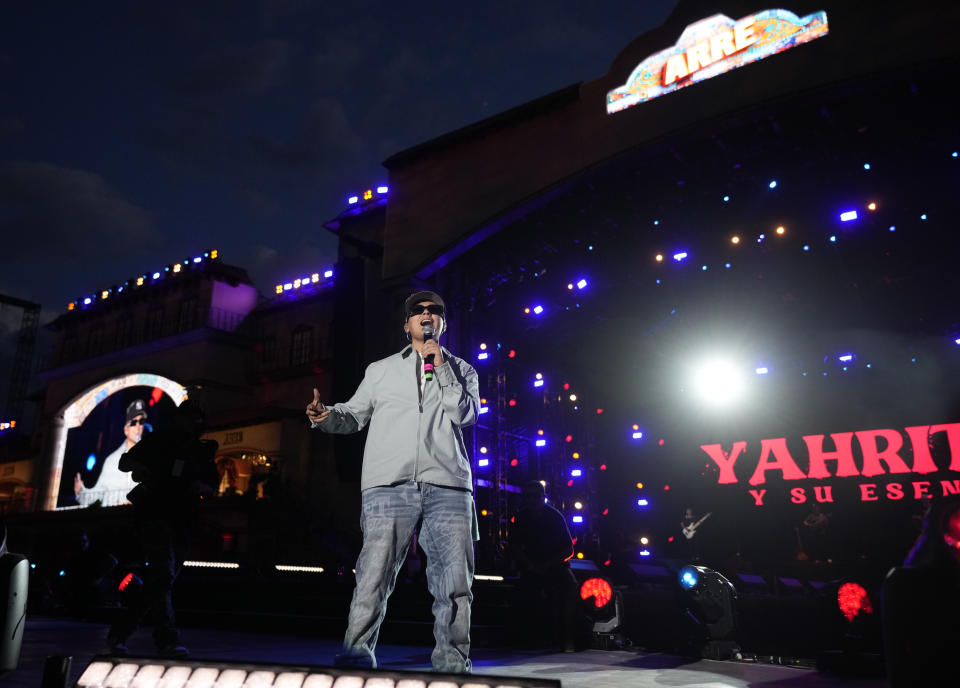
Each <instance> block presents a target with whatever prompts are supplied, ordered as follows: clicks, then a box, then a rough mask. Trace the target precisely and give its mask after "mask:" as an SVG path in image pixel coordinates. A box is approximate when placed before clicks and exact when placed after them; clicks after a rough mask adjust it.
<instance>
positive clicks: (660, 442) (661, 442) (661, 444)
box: [657, 439, 663, 447]
mask: <svg viewBox="0 0 960 688" xmlns="http://www.w3.org/2000/svg"><path fill="white" fill-rule="evenodd" d="M657 444H659V445H660V446H661V447H662V446H663V440H662V439H661V440H660V441H659V442H657Z"/></svg>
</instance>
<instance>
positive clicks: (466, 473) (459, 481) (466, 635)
mask: <svg viewBox="0 0 960 688" xmlns="http://www.w3.org/2000/svg"><path fill="white" fill-rule="evenodd" d="M445 318H446V312H445V306H444V303H443V299H442V298H440V296H439V295H437V294H435V293H434V292H431V291H421V292H417V293H416V294H413V295H411V296H410V297H409V298H408V299H407V300H406V302H405V303H404V322H403V330H404V332H405V333H406V335H407V339H408V340H409V342H410V345H409V346H406V347H404V349H403V350H402V351H400V352H398V353H396V354H393V355H392V356H389V357H387V358H384V359H382V360H380V361H376V362H375V363H371V364H370V365H369V366H368V367H367V370H366V374H365V375H364V378H363V381H362V382H361V383H360V386H359V387H358V388H357V391H356V393H354V395H353V397H352V398H351V399H350V400H349V401H348V402H346V403H341V404H335V405H334V406H332V407H327V406H325V405H323V404H322V403H320V398H319V393H318V392H317V390H316V389H314V390H313V401H312V402H311V403H310V404H309V405H308V406H307V411H306V412H307V417H308V418H309V419H310V423H311V426H312V427H314V428H318V429H319V430H322V431H323V432H331V433H344V434H346V433H352V432H357V431H359V430H361V429H363V427H364V426H366V425H367V423H369V424H370V432H369V435H368V436H367V442H366V446H365V447H364V453H363V467H362V471H361V478H360V487H361V490H362V492H361V501H362V513H361V515H360V527H361V529H362V530H363V548H362V550H361V551H360V557H359V559H357V567H356V569H357V584H356V588H355V589H354V591H353V600H352V601H351V603H350V616H349V619H348V622H347V632H346V636H345V638H344V651H343V653H342V654H340V655H338V656H337V657H336V660H335V661H336V663H337V664H339V665H353V666H369V667H376V665H377V661H376V657H375V655H374V651H375V649H376V645H377V635H378V633H379V630H380V624H381V622H382V621H383V617H384V614H385V613H386V609H387V598H388V597H389V596H390V593H391V592H392V591H393V586H394V583H395V582H396V579H397V573H398V572H399V570H400V567H401V566H402V565H403V561H404V558H405V557H406V555H407V549H408V548H409V547H410V540H411V538H412V536H413V534H414V532H415V531H416V530H417V529H418V528H419V542H420V546H421V547H423V550H424V552H426V555H427V586H428V587H429V589H430V593H431V594H432V595H433V599H434V603H433V616H434V626H433V634H434V638H435V639H436V647H435V648H434V650H433V654H432V656H431V660H432V663H433V667H434V669H436V670H437V671H446V672H459V673H470V671H471V663H470V658H469V654H470V603H471V602H472V601H473V593H472V592H471V590H470V587H471V585H472V583H473V554H474V553H473V542H474V540H476V539H478V528H477V516H476V509H475V508H474V503H473V493H472V489H473V484H472V479H471V473H470V457H469V456H468V455H467V448H466V444H465V443H464V439H463V430H462V429H463V428H464V427H467V426H470V425H473V424H474V423H475V422H476V420H477V413H478V409H479V406H480V398H479V396H480V395H479V388H478V383H477V373H476V371H475V370H474V369H473V367H472V366H471V365H470V364H469V363H467V362H466V361H464V360H463V359H460V358H457V357H456V356H454V355H452V354H451V353H450V352H449V351H447V350H446V349H444V348H443V347H441V346H440V344H439V342H438V341H437V340H438V339H439V338H440V335H441V334H442V333H443V330H444V327H445V325H446V320H445Z"/></svg>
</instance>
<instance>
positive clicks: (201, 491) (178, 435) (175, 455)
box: [107, 399, 220, 657]
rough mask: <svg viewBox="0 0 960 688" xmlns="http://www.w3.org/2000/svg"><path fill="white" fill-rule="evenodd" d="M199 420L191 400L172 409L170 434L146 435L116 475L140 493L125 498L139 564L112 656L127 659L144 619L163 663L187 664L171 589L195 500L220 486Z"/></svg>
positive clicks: (115, 628)
mask: <svg viewBox="0 0 960 688" xmlns="http://www.w3.org/2000/svg"><path fill="white" fill-rule="evenodd" d="M204 427H205V419H204V415H203V411H202V410H201V409H200V407H199V406H198V405H197V404H196V403H195V402H194V401H192V400H189V399H188V400H185V401H184V402H183V403H181V404H180V406H179V408H178V409H177V413H176V416H175V418H174V422H173V424H172V427H171V429H169V430H158V431H156V432H153V433H151V434H149V435H146V436H145V437H144V438H143V439H142V440H141V441H140V442H139V443H138V444H137V445H136V446H135V447H133V448H132V449H131V450H130V451H128V452H127V453H126V454H124V455H123V457H122V458H121V459H120V470H122V471H128V472H131V473H132V474H133V479H134V481H135V482H137V483H138V485H137V486H136V487H135V488H133V490H131V491H130V493H129V494H128V495H127V497H128V499H129V500H130V501H131V502H132V503H133V506H134V514H135V517H136V522H137V531H138V533H139V536H140V543H141V547H142V550H143V555H144V559H145V561H147V562H149V566H148V567H147V569H146V571H147V574H146V580H144V587H143V591H142V595H141V596H140V597H139V598H138V599H137V600H136V601H135V602H134V603H133V604H131V605H130V606H129V607H128V608H127V609H125V610H123V612H122V613H121V615H120V616H119V617H118V618H117V619H116V620H115V621H114V623H113V624H112V626H111V627H110V632H109V633H108V635H107V643H108V645H109V647H110V650H111V652H112V653H113V654H121V655H122V654H126V653H127V647H126V641H127V638H129V637H130V635H131V634H132V633H133V632H134V631H135V630H136V628H137V626H138V625H139V624H140V622H141V621H142V620H143V619H144V617H146V616H147V615H148V614H149V615H150V616H151V617H152V619H151V620H152V622H153V625H154V631H153V640H154V643H155V644H156V646H157V650H158V652H159V653H160V655H162V656H166V657H186V656H187V655H189V651H188V650H187V649H186V648H185V647H183V646H182V645H180V644H179V640H180V633H179V631H177V629H176V626H175V620H174V613H173V603H172V591H173V583H174V581H175V580H176V578H177V575H178V574H179V573H180V569H181V567H182V566H183V560H184V557H185V555H186V553H187V551H188V548H189V544H190V533H191V530H192V528H193V526H194V524H195V523H196V520H197V515H198V511H199V505H200V500H201V499H202V498H203V497H204V496H210V495H212V494H214V492H215V490H216V488H217V485H218V484H219V482H220V478H219V475H218V473H217V467H216V464H215V463H214V460H213V459H214V455H215V454H216V451H217V447H218V445H217V443H216V442H215V441H212V440H201V439H200V435H202V434H203V431H204Z"/></svg>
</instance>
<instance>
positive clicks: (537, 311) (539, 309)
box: [533, 305, 543, 315]
mask: <svg viewBox="0 0 960 688" xmlns="http://www.w3.org/2000/svg"><path fill="white" fill-rule="evenodd" d="M533 312H534V313H535V314H536V315H540V314H541V313H543V306H540V305H537V306H534V307H533Z"/></svg>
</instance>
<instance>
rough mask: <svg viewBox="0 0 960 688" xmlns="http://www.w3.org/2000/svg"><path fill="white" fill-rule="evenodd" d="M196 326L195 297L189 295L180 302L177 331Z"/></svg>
mask: <svg viewBox="0 0 960 688" xmlns="http://www.w3.org/2000/svg"><path fill="white" fill-rule="evenodd" d="M196 326H197V297H195V296H191V297H188V298H186V299H184V300H183V301H181V302H180V316H179V318H177V332H186V331H187V330H192V329H193V328H194V327H196Z"/></svg>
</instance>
